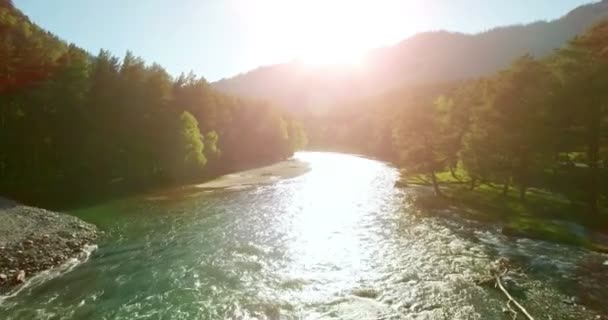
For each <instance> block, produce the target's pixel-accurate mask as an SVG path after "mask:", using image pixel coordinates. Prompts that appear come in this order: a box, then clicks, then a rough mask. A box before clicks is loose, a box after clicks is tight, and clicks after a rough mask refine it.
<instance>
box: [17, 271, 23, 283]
mask: <svg viewBox="0 0 608 320" xmlns="http://www.w3.org/2000/svg"><path fill="white" fill-rule="evenodd" d="M15 282H16V283H24V282H25V271H24V270H19V273H17V276H16V277H15Z"/></svg>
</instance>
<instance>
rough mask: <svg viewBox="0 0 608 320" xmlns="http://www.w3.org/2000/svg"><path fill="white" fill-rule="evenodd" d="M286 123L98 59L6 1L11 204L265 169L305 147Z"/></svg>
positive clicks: (136, 65)
mask: <svg viewBox="0 0 608 320" xmlns="http://www.w3.org/2000/svg"><path fill="white" fill-rule="evenodd" d="M286 123H289V124H290V126H291V127H293V128H299V127H298V125H297V124H296V123H295V122H293V120H290V119H288V118H287V117H286V116H285V114H283V113H281V112H279V111H277V110H276V109H275V108H273V107H272V106H269V105H267V104H265V103H261V102H257V101H251V100H244V99H238V98H234V97H231V96H227V95H225V94H221V93H219V92H217V91H216V90H214V89H213V88H211V86H210V85H209V84H208V83H207V82H206V81H205V80H204V79H202V78H197V77H196V76H194V75H193V74H190V75H188V76H185V75H182V76H180V77H178V78H177V79H172V77H171V76H170V75H169V74H168V73H167V72H166V71H165V70H164V69H163V68H162V67H161V66H159V65H157V64H152V65H147V64H146V63H145V62H144V61H143V60H142V59H141V58H139V57H137V56H135V55H134V54H133V53H131V52H127V54H126V55H125V57H124V58H123V59H122V60H120V59H117V58H116V57H113V56H112V55H111V54H110V53H109V52H107V51H103V50H102V51H100V52H99V54H98V55H97V56H96V57H92V56H91V55H89V54H88V53H86V52H85V51H83V50H82V49H79V48H78V47H76V46H74V45H68V44H66V43H64V42H63V41H60V40H59V39H57V38H56V37H54V36H52V35H51V34H49V33H47V32H45V31H44V30H42V29H40V28H39V27H37V26H36V25H34V24H33V23H31V22H30V21H29V19H28V18H27V17H25V16H24V15H23V14H22V13H21V12H19V11H18V10H16V9H15V8H14V7H13V6H12V5H11V4H10V1H9V2H7V1H2V2H0V194H1V195H4V196H9V197H13V198H15V199H18V200H22V201H26V202H30V203H34V204H39V205H60V206H61V205H65V204H71V203H73V202H75V201H82V200H95V199H97V198H99V197H104V196H113V195H120V194H124V193H126V192H132V191H139V190H142V189H146V188H152V187H157V186H160V185H163V184H167V183H176V184H177V183H185V182H190V181H194V180H197V179H202V178H208V177H210V176H214V175H218V174H221V173H225V172H227V171H231V170H235V169H240V168H243V167H250V166H254V165H260V164H265V163H268V162H270V161H276V160H280V159H284V158H286V157H289V156H290V155H291V154H293V151H294V150H295V149H296V148H297V147H301V141H302V140H303V139H305V138H303V137H304V135H303V132H302V131H301V130H300V129H297V130H295V131H294V134H293V138H290V135H288V134H287V130H288V129H287V125H286ZM291 127H290V128H291Z"/></svg>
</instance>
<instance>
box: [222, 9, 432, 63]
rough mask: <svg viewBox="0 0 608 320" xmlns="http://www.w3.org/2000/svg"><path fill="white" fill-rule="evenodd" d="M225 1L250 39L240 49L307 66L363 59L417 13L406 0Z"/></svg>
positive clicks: (406, 27) (402, 32)
mask: <svg viewBox="0 0 608 320" xmlns="http://www.w3.org/2000/svg"><path fill="white" fill-rule="evenodd" d="M231 1H232V2H231V3H232V4H233V8H234V10H235V12H236V16H235V17H236V20H237V22H236V23H237V24H238V25H239V27H240V28H241V30H242V34H244V35H245V36H244V37H245V38H246V39H245V40H247V41H250V43H251V44H252V45H251V49H250V50H249V51H248V52H246V54H249V55H252V56H253V58H256V59H259V60H262V61H272V60H274V61H280V60H283V61H287V60H291V59H297V60H299V61H302V62H304V63H306V64H310V65H347V66H359V65H362V64H365V56H366V53H367V52H368V51H369V50H370V49H372V48H375V47H378V46H382V45H388V44H391V43H394V42H395V41H396V40H398V39H403V37H405V36H406V35H407V34H408V32H409V31H411V30H412V26H413V25H414V24H415V23H416V21H417V19H418V18H417V17H418V16H420V15H419V14H417V11H416V9H417V7H416V6H414V5H412V3H413V2H411V1H406V0H255V1H254V0H231Z"/></svg>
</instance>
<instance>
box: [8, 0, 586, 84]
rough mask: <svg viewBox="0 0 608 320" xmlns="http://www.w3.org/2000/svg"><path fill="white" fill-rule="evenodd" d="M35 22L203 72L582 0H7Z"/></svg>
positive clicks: (306, 57)
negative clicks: (12, 2) (10, 0)
mask: <svg viewBox="0 0 608 320" xmlns="http://www.w3.org/2000/svg"><path fill="white" fill-rule="evenodd" d="M13 1H14V3H15V5H16V6H17V7H18V8H19V9H21V10H22V11H23V12H24V13H25V14H27V15H28V16H29V17H30V18H31V19H32V20H33V21H34V22H35V23H37V24H38V25H40V26H41V27H43V28H45V29H47V30H49V31H51V32H52V33H54V34H56V35H58V36H59V37H60V38H62V39H64V40H66V41H68V42H73V43H75V44H77V45H78V46H80V47H82V48H84V49H86V50H88V51H89V52H91V53H94V54H96V53H97V52H99V50H100V49H102V48H103V49H107V50H110V52H112V53H113V54H114V55H117V56H121V57H122V56H123V55H124V53H125V52H126V51H127V50H131V51H133V52H134V53H135V54H136V55H138V56H141V57H142V58H144V59H145V60H146V61H148V62H150V63H152V62H156V63H160V64H161V65H163V66H164V67H165V68H166V69H167V71H169V73H171V74H173V75H178V74H179V73H181V72H189V71H194V72H195V73H196V74H198V75H202V76H204V77H205V78H206V79H207V80H209V81H216V80H219V79H221V78H225V77H230V76H233V75H236V74H238V73H241V72H245V71H248V70H251V69H254V68H256V67H258V66H262V65H269V64H276V63H281V62H286V61H291V60H294V59H300V60H302V61H305V62H308V63H311V64H346V63H354V62H356V61H359V59H360V58H361V56H362V55H363V54H364V53H365V51H366V50H368V49H372V48H376V47H382V46H387V45H392V44H395V43H398V42H400V41H401V40H403V39H405V38H407V37H409V36H412V35H413V34H415V33H418V32H423V31H431V30H449V31H457V32H464V33H477V32H481V31H485V30H488V29H491V28H493V27H497V26H503V25H511V24H518V23H529V22H534V21H538V20H552V19H556V18H559V17H561V16H563V15H564V14H566V13H567V12H569V11H570V10H572V9H574V8H575V7H577V6H579V5H582V4H585V3H590V2H594V1H591V0H509V1H504V0H104V1H98V0H13Z"/></svg>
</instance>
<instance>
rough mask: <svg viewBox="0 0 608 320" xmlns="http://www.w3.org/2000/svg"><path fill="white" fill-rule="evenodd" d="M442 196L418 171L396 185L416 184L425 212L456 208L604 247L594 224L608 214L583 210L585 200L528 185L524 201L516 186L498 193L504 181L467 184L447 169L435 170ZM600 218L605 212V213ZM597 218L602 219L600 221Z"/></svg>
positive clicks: (506, 229) (517, 232)
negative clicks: (595, 215) (435, 192)
mask: <svg viewBox="0 0 608 320" xmlns="http://www.w3.org/2000/svg"><path fill="white" fill-rule="evenodd" d="M437 176H438V180H439V181H440V188H441V191H442V193H443V195H442V196H437V195H435V194H434V193H433V192H431V191H430V190H431V189H430V188H427V187H429V186H431V182H430V181H429V180H427V179H426V178H425V177H423V176H414V177H408V178H402V179H401V180H400V181H399V182H398V183H397V185H398V186H403V187H405V186H407V187H408V188H411V189H413V190H418V191H419V192H416V195H415V196H414V197H413V199H412V201H413V204H414V205H415V206H416V207H417V208H419V209H420V210H422V211H425V212H439V211H441V210H445V209H457V210H454V211H457V212H459V213H461V214H462V215H464V216H466V217H467V218H470V219H475V220H478V221H483V222H490V223H499V224H502V225H503V229H502V230H503V233H504V234H505V235H508V236H514V237H525V238H533V239H541V240H547V241H552V242H557V243H563V244H569V245H577V246H583V247H586V248H589V249H591V250H596V251H601V252H608V244H607V243H605V241H600V240H599V235H600V233H599V230H597V227H598V226H600V225H606V221H603V220H602V218H603V217H606V216H608V210H607V208H605V207H604V208H603V212H602V217H589V216H588V215H586V214H584V213H585V212H586V207H585V205H584V203H580V202H575V201H571V200H570V199H568V198H566V197H564V196H562V195H559V194H555V193H551V192H547V191H544V190H538V189H530V190H529V191H528V192H527V194H526V199H525V201H522V200H521V199H520V198H519V194H518V193H517V192H516V191H515V190H511V191H510V192H508V193H507V194H506V195H503V186H502V185H494V184H482V185H479V186H477V187H476V188H475V189H473V190H471V188H470V185H469V182H468V181H466V179H464V178H459V177H461V176H464V175H462V173H459V172H457V173H456V175H455V176H453V175H452V174H451V173H450V172H442V173H439V174H438V175H437ZM604 219H605V218H604ZM600 220H601V221H600Z"/></svg>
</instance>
